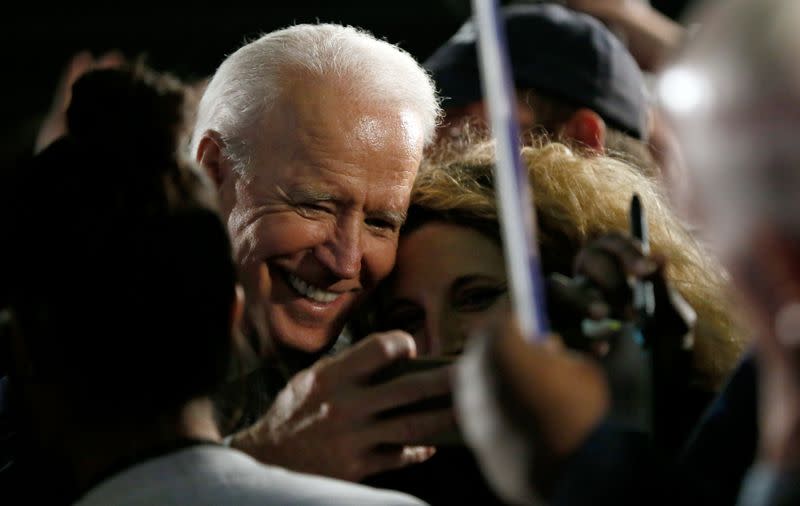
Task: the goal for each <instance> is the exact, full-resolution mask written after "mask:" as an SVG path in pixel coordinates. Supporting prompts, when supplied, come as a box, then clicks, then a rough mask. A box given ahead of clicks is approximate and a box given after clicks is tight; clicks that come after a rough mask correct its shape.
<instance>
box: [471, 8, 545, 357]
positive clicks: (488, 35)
mask: <svg viewBox="0 0 800 506" xmlns="http://www.w3.org/2000/svg"><path fill="white" fill-rule="evenodd" d="M472 10H473V12H474V14H475V29H476V30H477V33H478V56H479V61H480V70H481V83H482V86H483V93H484V96H485V98H486V102H487V105H488V109H489V116H490V125H491V128H492V132H493V134H494V137H495V140H496V152H495V153H496V154H495V158H496V163H495V186H496V191H497V204H498V209H499V216H500V224H501V231H502V234H503V245H504V248H503V250H504V254H505V258H506V267H507V272H508V277H509V284H510V285H511V299H512V304H513V307H514V311H515V313H516V316H517V319H518V321H519V325H520V328H521V330H522V332H523V333H524V334H525V336H526V338H528V339H529V340H531V341H539V340H542V339H544V338H545V336H546V335H547V333H548V330H549V328H548V323H547V313H546V307H545V297H544V281H543V278H542V270H541V263H540V261H539V249H538V245H537V242H536V221H535V218H534V207H533V197H532V195H531V192H530V186H529V182H528V172H527V170H525V168H524V167H523V165H522V161H521V160H520V156H519V155H520V144H519V126H518V120H517V117H516V107H517V100H516V93H515V90H514V87H513V85H512V79H511V65H510V60H509V57H508V47H507V43H506V34H505V24H504V22H503V19H502V17H501V16H500V14H499V7H498V3H497V1H496V0H472Z"/></svg>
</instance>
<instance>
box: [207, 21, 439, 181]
mask: <svg viewBox="0 0 800 506" xmlns="http://www.w3.org/2000/svg"><path fill="white" fill-rule="evenodd" d="M298 71H300V72H303V73H304V74H303V75H309V76H310V77H312V78H314V77H334V78H338V81H339V82H347V83H349V87H350V90H348V91H349V92H351V93H352V94H353V95H354V96H355V97H356V99H357V100H361V99H363V100H365V101H368V102H371V103H376V102H379V103H386V104H392V105H400V106H402V107H407V108H410V109H411V110H412V111H414V112H416V114H418V115H419V118H420V120H421V122H422V126H423V132H424V142H425V145H427V144H429V143H430V142H431V141H432V140H433V136H434V132H435V129H436V125H437V122H438V120H439V117H440V114H441V110H440V107H439V101H438V98H437V96H436V91H435V87H434V85H433V82H432V80H431V78H430V76H429V75H428V74H427V72H426V71H425V70H423V69H422V67H421V66H420V65H419V63H417V61H416V60H414V58H413V57H412V56H411V55H409V54H408V53H407V52H405V51H403V50H402V49H400V48H399V47H397V46H395V45H393V44H390V43H388V42H386V41H382V40H378V39H376V38H375V37H373V36H372V35H370V34H369V33H367V32H365V31H363V30H360V29H358V28H354V27H352V26H341V25H335V24H315V25H311V24H302V25H295V26H291V27H288V28H284V29H282V30H277V31H274V32H271V33H268V34H266V35H264V36H262V37H261V38H259V39H258V40H256V41H253V42H251V43H249V44H246V45H245V46H243V47H241V48H240V49H238V50H237V51H236V52H234V53H233V54H231V55H230V56H229V57H228V58H227V59H226V60H225V61H224V62H222V65H220V67H219V68H218V69H217V72H216V73H215V74H214V77H213V78H212V79H211V82H210V83H209V84H208V87H207V88H206V91H205V93H204V94H203V98H202V100H201V101H200V106H199V109H198V112H197V121H196V123H195V128H194V134H193V136H192V154H193V156H195V155H196V154H197V148H198V143H199V141H200V139H201V138H202V136H203V135H204V134H205V133H206V132H207V131H209V130H213V131H215V132H217V133H218V134H219V135H220V136H221V137H222V140H223V142H224V143H225V156H227V157H228V158H229V159H231V160H232V161H233V162H234V164H235V165H236V166H237V167H246V166H247V165H248V164H249V162H250V156H251V150H250V149H249V146H248V143H249V142H248V130H249V129H250V127H252V126H253V125H255V124H256V123H258V122H259V121H260V120H261V118H263V117H264V115H265V114H266V113H267V112H268V111H269V110H270V109H271V108H272V106H273V105H274V104H275V103H276V102H277V100H278V99H279V98H280V97H281V96H282V93H283V87H284V82H285V79H283V77H284V76H287V75H296V73H297V72H298ZM342 78H344V79H342Z"/></svg>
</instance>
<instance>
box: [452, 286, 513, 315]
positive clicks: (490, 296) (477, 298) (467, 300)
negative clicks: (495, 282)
mask: <svg viewBox="0 0 800 506" xmlns="http://www.w3.org/2000/svg"><path fill="white" fill-rule="evenodd" d="M506 293H507V289H506V287H505V286H496V287H495V286H493V287H476V288H468V289H465V290H462V291H460V292H459V293H457V294H456V296H455V297H454V300H453V305H454V306H455V308H456V309H457V310H458V311H464V312H467V313H471V312H475V311H484V310H486V309H489V308H490V307H491V306H492V305H493V304H494V303H495V302H496V301H497V299H499V298H500V297H502V296H503V295H505V294H506Z"/></svg>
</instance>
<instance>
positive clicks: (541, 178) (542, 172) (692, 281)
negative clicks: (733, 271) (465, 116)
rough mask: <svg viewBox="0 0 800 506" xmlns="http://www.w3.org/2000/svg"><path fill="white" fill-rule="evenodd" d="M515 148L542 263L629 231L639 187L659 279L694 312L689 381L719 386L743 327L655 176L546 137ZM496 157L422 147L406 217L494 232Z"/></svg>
mask: <svg viewBox="0 0 800 506" xmlns="http://www.w3.org/2000/svg"><path fill="white" fill-rule="evenodd" d="M521 155H522V160H523V163H524V165H525V166H526V167H527V169H528V174H529V177H530V183H531V188H532V191H533V195H534V202H535V207H536V215H537V223H538V232H539V234H538V239H539V244H540V249H541V255H542V265H543V268H544V270H545V272H548V273H549V272H562V273H564V274H571V273H572V267H573V266H572V264H573V261H574V258H575V256H576V255H577V253H578V251H579V250H580V249H581V248H582V247H583V246H584V245H586V244H587V243H588V242H589V241H591V240H593V239H595V238H597V237H600V236H601V235H604V234H607V233H609V232H622V233H627V232H628V230H629V225H628V223H629V221H628V220H629V218H628V213H629V204H630V199H631V196H632V194H633V193H637V194H638V195H639V196H640V198H641V201H642V204H643V206H644V208H645V209H646V211H647V220H648V225H649V229H650V241H651V249H652V251H653V253H656V254H659V255H662V256H663V257H665V258H666V259H668V263H667V267H666V276H667V279H668V280H669V281H670V283H671V284H672V285H673V286H674V287H675V288H676V289H677V290H678V291H679V292H680V293H681V294H682V295H683V297H684V298H685V299H686V300H687V301H688V302H689V304H691V306H692V307H693V308H694V309H695V311H696V312H697V316H698V319H697V324H696V327H695V350H694V370H695V371H696V374H695V378H694V380H695V382H696V383H697V384H699V385H702V386H704V387H706V388H710V389H717V388H719V386H720V385H721V382H722V381H723V379H724V378H725V377H726V376H727V375H728V373H729V372H730V371H731V370H732V369H733V367H735V365H736V362H737V361H738V359H739V357H740V355H741V353H742V351H743V348H744V346H745V339H744V336H745V335H746V334H745V332H744V328H743V327H742V325H741V324H740V322H738V321H736V319H735V318H734V316H733V314H732V311H731V300H730V292H729V287H728V285H729V279H728V275H727V274H726V272H725V271H724V270H723V269H722V267H721V266H720V265H719V263H718V262H717V261H716V260H715V259H714V258H712V257H711V256H710V255H709V254H708V253H707V252H706V250H705V249H704V248H703V247H702V246H701V245H700V244H699V242H698V241H697V240H696V239H695V238H694V237H693V236H692V235H691V234H690V233H689V232H688V230H687V228H686V227H685V226H684V224H683V223H681V221H680V220H679V219H678V218H677V217H676V215H675V214H674V212H673V211H672V210H671V208H670V207H669V204H668V203H667V201H666V199H665V197H664V195H663V194H662V192H661V190H660V189H659V186H658V185H657V183H656V182H655V181H654V180H652V179H650V178H648V177H647V176H645V175H643V174H642V172H641V171H639V170H638V169H636V168H634V167H632V166H630V165H628V164H626V163H624V162H622V161H620V160H617V159H614V158H611V157H607V156H597V155H594V154H592V155H589V154H586V153H582V152H581V151H580V150H578V149H572V148H570V147H568V146H566V145H564V144H560V143H555V142H548V141H547V140H546V139H541V140H539V141H537V142H535V143H533V145H532V146H528V147H524V148H523V149H522V152H521ZM494 160H495V159H494V144H493V143H491V142H485V141H482V142H467V143H465V142H463V141H461V142H459V143H457V144H454V145H444V146H439V147H438V148H437V150H436V151H435V152H431V153H429V155H428V157H427V158H426V160H425V161H424V162H423V164H422V167H421V168H420V171H419V174H418V176H417V180H416V182H415V185H414V189H413V192H412V197H411V209H410V211H409V226H414V225H413V224H412V223H413V222H414V221H416V222H417V225H420V224H421V223H422V222H424V221H426V220H430V219H432V218H431V216H435V217H436V218H435V219H444V220H449V221H453V222H457V223H462V224H465V225H467V226H470V225H474V226H475V228H477V229H479V230H482V231H484V232H488V233H489V234H490V235H493V236H495V237H498V238H499V228H498V215H497V207H496V202H495V193H494V184H493V175H492V171H493V168H494ZM426 216H427V218H426Z"/></svg>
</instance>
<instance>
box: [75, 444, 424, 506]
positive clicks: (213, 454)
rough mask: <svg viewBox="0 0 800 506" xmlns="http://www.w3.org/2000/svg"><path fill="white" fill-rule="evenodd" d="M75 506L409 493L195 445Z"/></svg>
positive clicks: (298, 504) (399, 500) (406, 502)
mask: <svg viewBox="0 0 800 506" xmlns="http://www.w3.org/2000/svg"><path fill="white" fill-rule="evenodd" d="M75 504H77V505H79V506H100V505H103V506H108V505H118V506H134V505H136V506H139V505H142V506H144V505H164V506H168V505H169V506H173V505H174V506H177V505H189V504H191V505H198V506H203V505H209V506H210V505H225V504H233V505H242V506H248V505H256V504H258V505H271V504H272V505H281V506H283V505H285V506H306V505H312V504H325V505H341V506H352V505H373V504H374V505H397V506H419V505H422V504H424V503H422V502H421V501H419V500H418V499H416V498H414V497H411V496H409V495H405V494H401V493H398V492H390V491H385V490H378V489H374V488H370V487H366V486H363V485H357V484H354V483H349V482H345V481H340V480H334V479H331V478H323V477H320V476H313V475H308V474H300V473H295V472H292V471H287V470H285V469H282V468H278V467H273V466H265V465H262V464H260V463H259V462H257V461H255V460H254V459H252V458H251V457H249V456H248V455H246V454H244V453H242V452H240V451H237V450H234V449H231V448H227V447H223V446H214V445H201V446H194V447H191V448H187V449H184V450H180V451H177V452H174V453H170V454H169V455H165V456H163V457H158V458H155V459H151V460H148V461H145V462H143V463H141V464H138V465H136V466H134V467H131V468H128V469H126V470H125V471H122V472H121V473H119V474H117V475H115V476H112V477H111V478H109V479H107V480H105V481H103V482H101V483H100V484H99V485H97V486H95V487H94V488H92V489H91V490H90V491H89V492H88V493H86V495H84V496H83V497H82V498H80V499H79V500H78V501H77V503H75Z"/></svg>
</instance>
